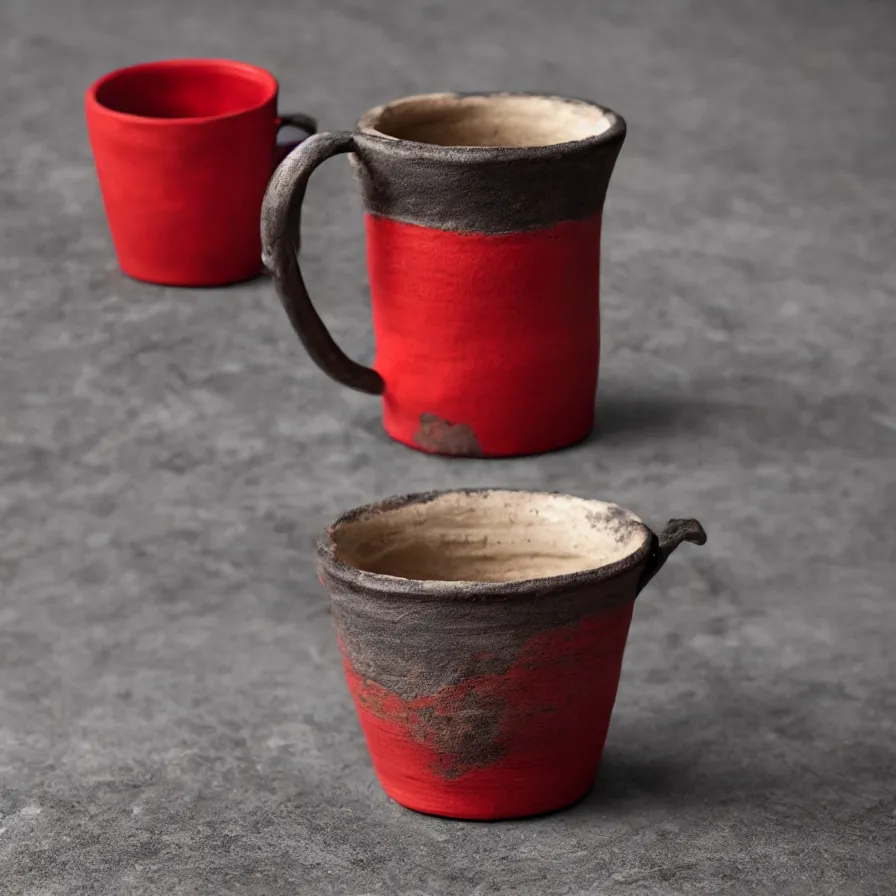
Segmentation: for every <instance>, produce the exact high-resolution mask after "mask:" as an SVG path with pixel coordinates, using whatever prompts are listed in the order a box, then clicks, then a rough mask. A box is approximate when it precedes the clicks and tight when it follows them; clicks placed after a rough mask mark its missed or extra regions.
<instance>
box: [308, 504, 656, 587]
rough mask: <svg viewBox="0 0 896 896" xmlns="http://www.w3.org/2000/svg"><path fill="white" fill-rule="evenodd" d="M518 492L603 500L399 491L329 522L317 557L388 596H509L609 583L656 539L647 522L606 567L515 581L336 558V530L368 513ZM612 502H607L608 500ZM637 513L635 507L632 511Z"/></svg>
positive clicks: (347, 578) (337, 576)
mask: <svg viewBox="0 0 896 896" xmlns="http://www.w3.org/2000/svg"><path fill="white" fill-rule="evenodd" d="M496 492H497V493H502V494H516V495H522V494H524V495H532V496H542V497H560V498H573V499H575V500H579V501H582V500H584V501H588V500H594V501H599V500H600V499H597V498H595V499H589V498H582V497H581V496H579V495H570V494H567V493H566V492H551V491H532V490H531V489H523V488H451V489H442V490H438V491H429V492H415V493H412V494H408V495H395V496H393V497H391V498H385V499H383V500H381V501H375V502H373V503H371V504H365V505H363V506H361V507H355V508H354V509H352V510H349V511H347V512H346V513H343V514H342V515H341V516H340V517H339V518H338V519H336V520H335V521H334V522H333V523H331V524H330V525H329V526H327V528H326V530H325V531H324V533H323V535H321V537H320V538H319V539H318V542H317V559H318V562H319V564H320V565H321V567H322V568H323V569H324V571H325V572H326V574H327V575H328V576H330V578H332V579H334V580H335V581H337V582H339V583H341V584H343V585H347V586H349V587H352V588H358V589H361V590H363V591H366V592H375V593H377V594H381V595H383V596H388V597H409V598H414V599H417V600H426V599H431V600H470V599H475V600H488V599H495V600H503V599H505V598H508V597H525V596H531V597H538V596H541V595H543V594H544V593H546V592H549V591H556V590H566V589H572V588H582V587H587V586H590V585H594V584H597V583H598V582H604V581H606V580H607V579H611V578H613V577H614V576H618V575H621V574H622V573H625V572H629V571H630V570H632V569H634V568H636V567H637V566H638V565H639V564H641V563H643V562H644V561H646V560H647V558H648V556H649V554H650V551H651V547H652V544H653V538H654V534H653V532H652V531H651V529H650V528H649V527H648V526H647V525H646V524H645V523H643V522H640V521H639V525H640V526H641V528H642V530H643V536H644V541H643V543H642V544H641V546H640V547H639V548H638V549H637V550H636V551H633V552H632V553H631V554H629V555H628V556H627V557H623V558H622V559H621V560H617V561H616V562H615V563H610V564H607V565H606V566H600V567H598V568H596V569H588V570H582V571H581V572H573V573H565V574H563V575H557V576H543V577H541V578H537V579H519V580H517V581H513V582H472V581H467V580H464V579H458V580H451V581H449V580H445V579H404V578H401V577H400V576H390V575H385V574H383V573H374V572H366V571H364V570H362V569H358V568H357V567H355V566H350V565H349V564H347V563H343V562H342V561H341V560H339V559H338V558H337V557H336V554H335V551H334V544H333V532H334V530H335V529H336V528H337V527H339V526H341V525H344V524H345V523H351V522H354V521H355V520H358V519H360V518H361V517H364V516H369V515H373V514H378V513H384V512H386V511H390V510H398V509H400V508H402V507H407V506H409V505H411V504H428V503H429V502H430V501H434V500H436V499H437V498H442V497H444V496H446V495H484V494H494V493H496ZM602 503H606V502H602ZM629 513H631V511H629Z"/></svg>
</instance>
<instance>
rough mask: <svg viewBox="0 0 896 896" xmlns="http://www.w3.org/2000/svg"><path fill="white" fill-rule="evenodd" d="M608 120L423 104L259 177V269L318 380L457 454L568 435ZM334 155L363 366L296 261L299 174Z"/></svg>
mask: <svg viewBox="0 0 896 896" xmlns="http://www.w3.org/2000/svg"><path fill="white" fill-rule="evenodd" d="M624 137H625V123H624V121H623V120H622V118H621V117H620V116H619V115H617V114H616V113H614V112H612V111H610V110H609V109H606V108H604V107H602V106H598V105H596V104H594V103H591V102H587V101H584V100H573V99H566V98H562V97H554V96H537V95H529V94H507V93H504V94H464V95H461V94H432V95H426V96H414V97H408V98H406V99H401V100H397V101H395V102H392V103H389V104H388V105H385V106H381V107H378V108H375V109H372V110H371V111H369V112H367V113H366V114H365V115H364V116H363V118H362V119H361V121H360V122H359V124H358V127H357V130H356V131H355V132H354V133H349V132H341V133H328V134H319V135H318V136H316V137H313V138H312V139H310V140H307V141H306V142H305V143H303V144H302V145H301V146H300V147H299V148H298V149H297V150H296V151H294V152H293V153H292V154H291V155H290V156H289V157H288V158H287V159H286V160H285V161H284V162H283V164H282V165H281V166H280V168H279V169H278V170H277V172H276V174H275V175H274V177H273V178H272V180H271V183H270V185H269V187H268V191H267V194H266V197H265V203H264V209H263V213H262V242H263V245H264V259H265V264H266V266H267V267H268V269H269V270H270V271H271V273H272V274H273V277H274V281H275V283H276V288H277V292H278V293H279V296H280V300H281V301H282V303H283V305H284V307H285V309H286V312H287V314H288V315H289V319H290V321H291V322H292V325H293V327H294V328H295V330H296V332H297V333H298V335H299V337H300V339H301V340H302V342H303V343H304V345H305V347H306V349H307V350H308V352H309V354H310V355H311V357H312V358H313V359H314V360H315V361H316V362H317V364H318V365H319V366H320V367H321V368H322V369H323V370H324V371H325V372H326V373H328V374H329V375H330V376H331V377H333V379H335V380H337V381H338V382H340V383H343V384H344V385H346V386H350V387H351V388H354V389H358V390H360V391H362V392H369V393H371V394H382V397H383V423H384V426H385V429H386V431H387V432H388V433H389V435H391V436H392V437H393V438H394V439H397V440H398V441H399V442H403V443H404V444H406V445H410V446H411V447H414V448H418V449H420V450H422V451H428V452H433V453H437V454H450V455H459V456H474V457H475V456H491V457H497V456H507V455H519V454H535V453H539V452H543V451H549V450H552V449H555V448H562V447H564V446H566V445H570V444H572V443H574V442H577V441H580V440H582V439H584V438H586V437H587V436H588V435H589V434H590V432H591V430H592V427H593V423H594V404H595V391H596V388H597V374H598V361H599V354H600V331H599V258H600V232H601V213H602V209H603V204H604V197H605V195H606V192H607V185H608V183H609V180H610V175H611V173H612V171H613V166H614V164H615V162H616V157H617V155H618V153H619V150H620V148H621V146H622V142H623V139H624ZM338 153H351V154H352V155H351V159H352V162H353V165H354V169H355V172H356V174H357V176H358V179H359V181H360V185H361V191H362V193H363V197H364V205H365V207H366V225H367V263H368V271H369V277H370V291H371V299H372V304H373V328H374V332H375V336H376V359H375V362H374V367H373V369H370V368H366V367H363V366H361V365H359V364H357V363H355V362H353V361H351V360H350V359H349V358H347V357H346V356H345V355H344V354H343V353H342V351H341V350H340V349H339V348H338V347H337V346H336V344H335V343H334V342H333V340H332V338H331V337H330V335H329V334H328V332H327V330H326V328H325V327H324V325H323V323H322V322H321V319H320V317H319V316H318V315H317V313H316V312H315V310H314V308H313V307H312V305H311V301H310V299H309V296H308V291H307V289H306V287H305V283H304V281H303V279H302V273H301V270H300V268H299V264H298V261H297V253H298V251H299V246H300V233H299V225H300V217H301V211H302V201H303V198H304V195H305V188H306V186H307V184H308V179H309V177H310V176H311V174H312V172H313V171H314V169H315V168H316V167H317V166H318V165H320V164H321V162H323V161H324V160H326V159H328V158H330V156H334V155H336V154H338Z"/></svg>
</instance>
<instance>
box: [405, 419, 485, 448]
mask: <svg viewBox="0 0 896 896" xmlns="http://www.w3.org/2000/svg"><path fill="white" fill-rule="evenodd" d="M414 442H415V443H416V444H417V445H418V446H419V447H420V448H422V449H423V450H424V451H429V452H431V453H432V454H447V455H454V456H457V457H479V456H480V455H481V454H482V447H481V446H480V444H479V441H478V440H477V438H476V433H475V432H473V430H472V429H471V428H470V427H469V426H467V424H466V423H451V422H450V421H449V420H443V419H442V418H441V417H439V416H438V415H436V414H421V415H420V429H419V430H418V431H417V434H416V435H415V436H414Z"/></svg>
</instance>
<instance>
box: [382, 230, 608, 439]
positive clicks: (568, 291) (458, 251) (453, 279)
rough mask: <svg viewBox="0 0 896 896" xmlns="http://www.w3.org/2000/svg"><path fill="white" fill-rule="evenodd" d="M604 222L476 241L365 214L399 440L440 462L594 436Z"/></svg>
mask: <svg viewBox="0 0 896 896" xmlns="http://www.w3.org/2000/svg"><path fill="white" fill-rule="evenodd" d="M600 224H601V219H600V215H595V216H593V217H591V218H588V219H586V220H584V221H567V222H563V223H560V224H556V225H554V226H552V227H549V228H546V229H543V230H533V231H526V232H522V233H511V234H466V233H455V232H453V231H447V230H437V229H434V228H428V227H423V226H419V225H416V224H406V223H403V222H399V221H393V220H391V219H389V218H384V217H380V216H378V215H374V214H368V215H367V261H368V270H369V274H370V293H371V300H372V303H373V327H374V332H375V334H376V362H375V364H374V367H375V368H376V370H377V371H378V373H379V374H380V375H381V376H382V378H383V381H384V383H385V391H384V393H383V425H384V427H385V429H386V432H388V433H389V435H390V436H392V438H394V439H396V440H398V441H399V442H403V443H404V444H405V445H409V446H411V447H415V448H422V449H423V450H425V451H432V452H436V453H448V454H452V453H463V454H468V455H476V454H483V455H487V456H501V455H516V454H534V453H539V452H544V451H550V450H551V449H554V448H558V447H560V446H563V445H569V444H572V443H574V442H578V441H581V440H582V439H584V438H586V437H587V436H588V434H589V433H590V432H591V429H592V427H593V425H594V402H595V391H596V388H597V373H598V365H599V361H600V311H599V290H600V285H599V276H600Z"/></svg>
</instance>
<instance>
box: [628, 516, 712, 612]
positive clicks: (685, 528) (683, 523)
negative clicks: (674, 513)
mask: <svg viewBox="0 0 896 896" xmlns="http://www.w3.org/2000/svg"><path fill="white" fill-rule="evenodd" d="M683 541H689V542H690V543H691V544H706V532H705V531H704V529H703V526H701V525H700V523H698V522H697V520H669V522H668V523H667V524H666V528H665V529H663V531H662V534H661V535H659V537H657V536H656V535H655V534H652V545H651V551H650V555H649V556H648V558H647V565H646V566H645V567H644V570H643V572H642V573H641V578H640V580H639V581H638V591H637V593H638V594H640V593H641V591H642V590H643V589H644V586H645V585H647V583H648V582H649V581H650V580H651V579H652V578H653V577H654V576H655V575H656V574H657V573H658V572H659V571H660V570H661V569H662V568H663V566H664V564H665V562H666V561H667V560H668V559H669V555H670V554H671V553H672V551H674V550H675V548H677V547H678V546H679V545H680V544H681V543H682V542H683Z"/></svg>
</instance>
